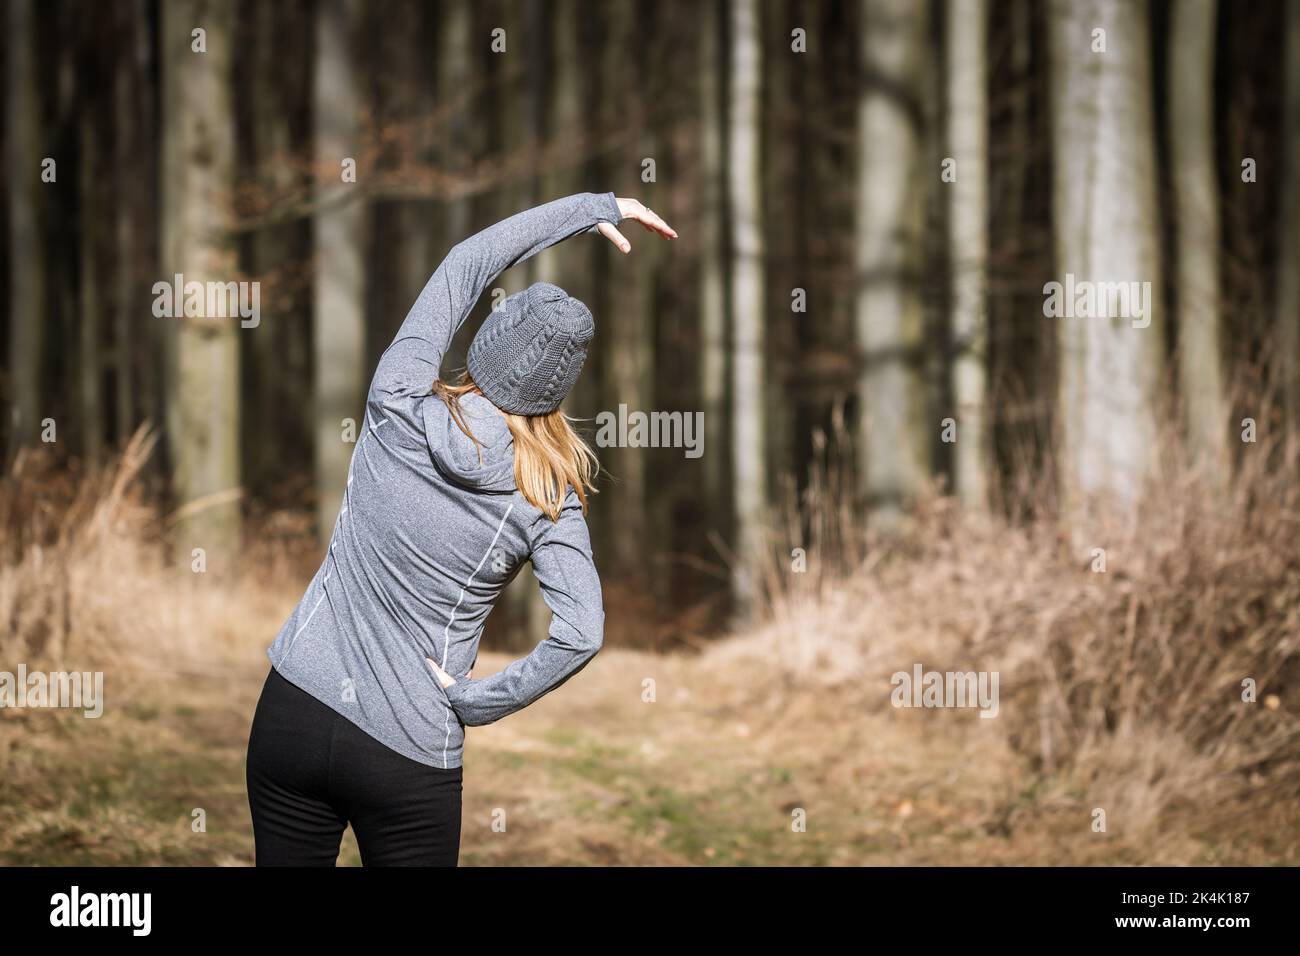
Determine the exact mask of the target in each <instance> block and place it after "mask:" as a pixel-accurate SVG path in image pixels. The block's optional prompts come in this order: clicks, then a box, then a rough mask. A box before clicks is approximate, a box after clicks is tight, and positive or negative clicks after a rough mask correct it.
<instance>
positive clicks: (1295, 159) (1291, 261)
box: [1275, 3, 1300, 434]
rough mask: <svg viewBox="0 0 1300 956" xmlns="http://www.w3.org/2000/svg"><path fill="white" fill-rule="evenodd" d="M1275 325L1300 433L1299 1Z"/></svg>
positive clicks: (1293, 30) (1293, 21)
mask: <svg viewBox="0 0 1300 956" xmlns="http://www.w3.org/2000/svg"><path fill="white" fill-rule="evenodd" d="M1284 59H1285V61H1286V65H1285V67H1284V68H1283V69H1284V73H1285V78H1284V80H1283V94H1282V110H1283V119H1282V196H1281V203H1280V208H1279V209H1278V229H1279V234H1278V257H1277V304H1276V306H1275V308H1276V325H1277V332H1276V334H1277V345H1278V364H1279V368H1278V372H1279V375H1280V378H1281V382H1282V400H1283V405H1284V407H1285V409H1286V413H1287V417H1288V420H1289V424H1290V427H1291V429H1292V433H1293V434H1296V433H1300V3H1288V4H1287V5H1286V42H1285V52H1284Z"/></svg>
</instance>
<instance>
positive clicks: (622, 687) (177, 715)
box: [0, 650, 1249, 865]
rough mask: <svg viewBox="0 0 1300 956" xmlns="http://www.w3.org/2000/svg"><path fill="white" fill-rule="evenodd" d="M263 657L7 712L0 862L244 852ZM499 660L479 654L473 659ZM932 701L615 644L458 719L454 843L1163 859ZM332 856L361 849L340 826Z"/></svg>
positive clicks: (1043, 860)
mask: <svg viewBox="0 0 1300 956" xmlns="http://www.w3.org/2000/svg"><path fill="white" fill-rule="evenodd" d="M262 660H263V659H261V658H252V657H250V658H249V659H248V660H247V661H242V660H241V662H240V663H239V664H237V665H234V666H233V667H232V666H228V667H227V669H226V670H225V671H224V672H219V673H212V674H208V675H187V676H185V677H183V678H181V679H179V680H178V679H177V678H176V677H174V676H167V675H162V674H159V675H156V679H155V680H152V681H151V680H149V679H148V678H146V677H140V676H137V677H135V678H133V679H132V680H131V683H130V685H129V686H127V687H122V688H115V686H114V681H113V675H112V674H109V675H108V676H107V678H106V698H107V707H106V711H105V714H104V716H102V717H101V718H99V719H96V720H88V719H85V718H83V717H81V716H79V715H76V714H72V713H68V712H60V711H12V710H10V711H5V712H0V778H2V779H3V780H4V787H3V792H2V796H0V862H3V863H5V864H38V863H39V864H52V863H62V864H91V865H112V864H145V865H148V864H168V865H187V864H201V865H214V864H215V865H247V864H249V863H251V861H252V839H251V832H250V823H249V818H248V807H247V801H246V795H245V789H244V776H243V771H244V748H245V744H246V741H247V733H248V724H249V721H250V720H251V716H252V712H253V708H254V705H255V703H256V698H257V693H258V691H259V690H260V688H261V682H262V678H263V677H264V676H265V668H264V665H263V663H262ZM506 660H507V659H506V658H504V657H501V656H499V655H486V654H485V655H483V657H482V658H481V659H480V670H481V673H480V676H481V675H482V674H486V673H487V672H489V671H491V670H495V669H497V668H499V667H501V666H503V665H504V664H505V663H506ZM164 678H165V679H164ZM647 681H651V682H653V685H652V686H653V699H650V695H649V694H648V693H647V687H649V686H651V685H648V684H647V683H646V682H647ZM759 687H766V689H764V690H761V691H760V690H758V689H757V688H759ZM927 716H928V715H924V714H916V713H915V712H913V713H910V714H903V713H900V712H898V711H891V710H889V709H888V708H886V709H885V710H884V711H881V710H880V709H878V708H877V709H875V710H870V709H868V708H866V707H865V706H864V705H862V703H861V702H860V701H855V700H854V699H853V695H852V693H851V692H845V693H836V694H827V693H809V692H807V691H803V692H797V691H795V690H788V691H783V690H776V691H774V690H772V689H771V686H770V684H768V685H764V684H762V683H760V682H758V681H754V682H752V683H750V682H748V681H747V680H746V678H745V676H744V675H739V674H728V675H725V679H724V678H723V677H722V676H720V675H717V674H711V673H710V671H709V666H708V664H707V663H706V662H702V661H701V660H699V659H690V658H680V657H667V658H665V657H657V656H653V655H648V654H640V653H635V652H629V651H621V650H606V651H604V652H602V654H601V655H600V656H599V657H598V658H597V659H596V661H594V662H593V663H592V664H591V665H590V666H589V667H588V668H587V670H585V671H584V672H583V673H582V674H580V675H578V676H577V677H575V678H574V679H573V680H572V681H570V682H569V683H568V684H567V685H566V686H565V687H563V688H562V689H561V690H559V691H558V692H557V693H555V694H552V695H550V696H548V697H547V698H545V699H543V700H542V701H540V702H539V703H538V704H536V705H534V706H533V707H531V708H529V709H527V710H526V711H523V712H521V713H519V714H516V715H513V716H511V717H509V718H506V719H505V720H502V721H500V722H498V723H497V724H495V725H492V726H489V727H475V728H471V729H470V731H469V735H468V743H467V748H466V789H465V804H464V817H463V828H462V851H461V863H462V865H476V864H479V865H482V864H497V865H504V864H566V865H567V864H721V865H727V864H745V865H753V864H785V865H826V864H830V865H836V864H840V865H843V864H850V865H857V864H876V865H882V864H883V865H891V864H904V863H913V864H938V863H947V864H994V863H1029V864H1052V863H1063V862H1073V863H1101V862H1111V863H1135V862H1139V861H1143V862H1153V860H1152V859H1151V858H1150V855H1149V854H1150V847H1149V846H1148V847H1141V846H1129V845H1127V844H1126V843H1125V842H1124V841H1123V840H1122V839H1118V838H1107V837H1105V836H1099V835H1097V834H1093V833H1091V832H1090V830H1089V828H1088V825H1087V824H1088V818H1087V816H1086V812H1084V811H1085V809H1086V808H1084V807H1081V806H1075V805H1070V804H1068V803H1066V804H1061V805H1059V806H1055V807H1054V806H1053V804H1052V803H1051V802H1050V801H1048V802H1047V803H1045V804H1040V803H1036V802H1035V797H1034V794H1032V793H1027V792H1026V793H1019V792H1016V788H1015V786H1014V785H1012V784H1011V783H1009V781H1015V780H1017V779H1019V775H1018V773H1017V771H1016V770H1015V769H1014V767H1013V765H1012V762H1011V758H1010V756H1009V755H1007V754H1005V753H1003V752H1002V751H1001V749H1000V747H999V746H998V745H997V743H996V742H995V741H993V740H992V738H990V739H989V740H980V739H978V735H979V734H981V733H984V732H985V731H986V730H987V728H986V727H982V726H981V724H985V725H986V724H990V723H992V722H991V721H984V722H981V721H978V720H975V721H974V722H973V723H969V724H968V725H967V726H965V727H964V728H959V729H958V730H956V731H955V730H954V726H955V725H953V724H951V723H948V724H941V723H938V722H935V721H928V722H927V719H926V718H927ZM1031 804H1032V805H1033V812H1032V813H1030V812H1029V811H1028V810H1027V809H1026V808H1027V807H1029V806H1030V805H1031ZM200 818H201V819H202V821H203V826H202V827H198V825H197V824H196V823H195V821H196V820H197V819H200ZM800 819H802V820H803V821H804V825H803V827H802V828H800V827H798V826H797V825H796V823H797V821H798V820H800ZM1214 852H1217V851H1215V850H1213V849H1212V848H1211V849H1207V848H1206V847H1205V846H1203V845H1200V844H1195V843H1192V844H1189V845H1187V846H1183V847H1177V846H1168V847H1166V848H1165V851H1164V855H1165V857H1166V859H1167V861H1168V862H1192V861H1194V860H1198V859H1199V860H1200V861H1202V862H1216V860H1215V859H1214V857H1213V856H1212V855H1211V856H1208V857H1207V855H1206V854H1207V853H1209V854H1213V853H1214ZM1217 861H1218V862H1224V861H1226V860H1224V859H1219V860H1217ZM1242 861H1243V862H1249V858H1248V857H1247V858H1246V859H1245V860H1242ZM340 863H341V864H343V865H357V864H358V863H359V859H358V856H357V852H356V846H355V843H354V841H353V840H352V837H351V834H350V833H349V834H348V835H347V837H346V838H345V842H344V846H343V850H342V852H341V854H340Z"/></svg>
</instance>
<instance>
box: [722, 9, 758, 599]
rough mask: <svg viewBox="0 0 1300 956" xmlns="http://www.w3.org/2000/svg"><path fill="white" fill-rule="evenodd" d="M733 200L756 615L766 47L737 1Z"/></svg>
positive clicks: (740, 588)
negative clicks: (763, 58)
mask: <svg viewBox="0 0 1300 956" xmlns="http://www.w3.org/2000/svg"><path fill="white" fill-rule="evenodd" d="M729 6H730V18H729V19H730V28H731V35H730V38H729V39H730V42H731V63H730V77H729V79H730V89H729V91H728V93H729V95H728V102H729V104H730V107H731V109H730V114H729V116H728V122H727V131H728V137H727V139H728V142H727V145H728V150H729V155H728V163H727V194H728V197H729V202H730V210H729V211H730V216H731V222H730V226H731V229H730V232H731V276H730V286H731V303H730V304H731V323H732V325H731V328H732V349H733V354H732V391H731V409H732V416H731V449H732V476H733V477H732V480H733V485H734V487H733V493H734V501H735V505H734V509H735V518H736V555H735V562H734V565H733V576H732V591H733V596H734V598H735V601H736V607H737V610H738V611H739V613H740V614H741V615H742V616H743V615H746V614H749V613H750V612H751V611H752V610H753V607H754V602H755V600H756V598H757V597H758V593H757V581H756V578H755V574H754V570H755V568H756V567H757V566H759V565H760V563H761V561H762V559H763V557H764V554H765V545H764V542H765V539H766V533H765V530H764V529H765V526H766V521H767V494H768V481H767V470H766V457H765V456H766V447H765V427H766V423H765V422H764V391H765V388H766V385H767V383H766V381H765V380H764V361H763V359H764V348H765V344H766V335H765V333H766V302H765V294H764V287H763V256H764V249H763V178H762V161H761V142H760V141H761V128H762V127H761V116H762V112H761V111H762V99H761V92H762V70H763V62H762V43H761V38H760V32H761V30H760V25H759V9H758V4H757V3H756V2H755V0H730V3H729Z"/></svg>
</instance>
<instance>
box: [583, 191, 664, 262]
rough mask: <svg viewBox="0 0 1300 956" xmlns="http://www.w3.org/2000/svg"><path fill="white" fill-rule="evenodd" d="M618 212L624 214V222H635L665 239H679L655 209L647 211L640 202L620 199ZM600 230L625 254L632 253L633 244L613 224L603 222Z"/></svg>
mask: <svg viewBox="0 0 1300 956" xmlns="http://www.w3.org/2000/svg"><path fill="white" fill-rule="evenodd" d="M618 211H619V212H621V213H622V214H623V219H624V220H628V219H632V220H635V221H636V222H639V223H641V225H643V226H645V228H646V229H647V230H648V231H650V232H654V233H658V234H659V235H661V236H663V237H664V238H665V239H676V238H677V230H676V229H674V228H673V227H672V226H670V225H668V223H666V222H664V221H663V220H662V219H660V218H659V216H658V214H656V213H655V211H654V210H653V209H647V208H646V207H645V205H644V204H642V203H641V202H640V200H637V199H620V200H618ZM599 230H600V234H601V235H602V236H604V237H605V238H606V239H608V240H609V241H610V242H612V243H614V245H616V246H618V248H619V249H620V250H621V251H622V252H623V253H625V254H626V253H629V252H631V251H632V243H630V242H628V241H627V239H626V238H625V237H624V235H623V234H622V233H621V232H619V231H618V229H617V228H616V227H615V226H614V225H613V224H612V223H608V222H602V223H601V224H600V226H599Z"/></svg>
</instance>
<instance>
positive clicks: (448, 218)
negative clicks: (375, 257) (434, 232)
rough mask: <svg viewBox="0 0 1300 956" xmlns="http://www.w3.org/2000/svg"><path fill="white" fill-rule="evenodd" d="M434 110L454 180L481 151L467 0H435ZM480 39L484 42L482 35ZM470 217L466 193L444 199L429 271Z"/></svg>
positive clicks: (452, 359)
mask: <svg viewBox="0 0 1300 956" xmlns="http://www.w3.org/2000/svg"><path fill="white" fill-rule="evenodd" d="M438 13H439V17H440V22H439V33H438V62H437V70H438V78H437V82H438V110H439V113H440V114H441V115H442V122H441V123H440V124H439V127H438V132H437V137H436V138H437V140H438V143H439V145H438V162H439V165H440V166H441V168H442V172H443V175H445V176H447V177H449V180H450V181H451V182H452V183H453V185H454V184H455V182H456V181H457V179H458V178H459V177H461V176H465V175H468V173H469V171H470V168H471V166H473V164H474V163H475V162H477V161H478V160H479V158H480V155H481V153H482V151H483V133H482V130H483V128H484V127H485V126H486V125H487V124H485V123H484V122H483V121H482V117H480V116H476V115H474V109H475V106H476V105H477V104H478V103H479V102H481V97H476V96H474V95H473V94H474V92H475V88H474V84H476V83H479V82H481V75H480V74H479V73H478V72H477V71H476V70H475V62H476V60H475V59H474V57H473V56H471V54H472V53H473V51H475V50H476V49H478V47H477V46H476V45H475V40H474V37H475V33H474V10H473V7H472V6H471V5H470V2H469V0H443V2H442V3H440V4H439V5H438ZM483 42H485V43H486V42H487V41H486V39H484V40H483ZM473 221H474V210H473V205H472V203H471V201H470V199H469V197H468V196H463V197H457V198H454V199H450V200H448V202H447V203H446V205H445V208H444V210H443V222H444V228H445V232H444V233H443V235H442V236H441V239H442V242H441V243H440V245H441V248H440V249H437V250H435V253H434V255H433V257H432V258H433V260H435V261H433V262H431V264H430V269H429V272H432V271H433V267H435V266H436V265H437V262H436V260H439V259H441V258H442V257H443V256H445V255H446V254H447V252H448V251H450V249H451V247H452V246H454V245H455V244H456V243H458V242H460V241H461V240H462V239H466V238H468V237H469V234H470V229H471V226H472V224H473ZM464 341H465V337H464V335H457V336H456V337H455V338H454V339H453V340H452V343H451V345H450V347H448V349H447V354H446V355H445V356H444V357H443V360H442V368H443V375H444V377H452V378H454V377H455V374H456V373H458V372H459V370H460V369H463V368H464V367H465V344H464Z"/></svg>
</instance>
